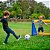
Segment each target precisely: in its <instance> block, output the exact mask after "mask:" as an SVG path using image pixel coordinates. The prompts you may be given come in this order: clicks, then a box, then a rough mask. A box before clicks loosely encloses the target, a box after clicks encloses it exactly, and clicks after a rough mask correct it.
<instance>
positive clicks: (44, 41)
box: [0, 22, 50, 50]
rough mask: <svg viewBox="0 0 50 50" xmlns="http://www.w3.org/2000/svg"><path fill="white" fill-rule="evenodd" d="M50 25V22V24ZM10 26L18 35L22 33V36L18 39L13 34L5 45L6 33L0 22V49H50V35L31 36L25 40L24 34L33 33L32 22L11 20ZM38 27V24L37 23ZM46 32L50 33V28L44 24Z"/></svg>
mask: <svg viewBox="0 0 50 50" xmlns="http://www.w3.org/2000/svg"><path fill="white" fill-rule="evenodd" d="M49 26H50V24H49ZM9 27H10V28H11V29H13V30H14V31H15V32H16V35H19V34H20V35H21V36H22V38H21V39H20V40H19V41H17V40H16V39H15V37H14V36H13V35H12V34H11V35H10V37H9V39H8V42H9V43H8V44H5V45H3V44H2V43H3V41H4V39H5V37H6V33H5V32H4V31H3V29H2V24H1V23H0V50H37V49H38V50H42V49H43V50H47V49H50V36H44V37H43V36H31V38H30V40H28V41H27V40H25V39H24V35H25V34H30V35H31V22H17V23H16V22H9ZM36 28H38V25H37V24H36ZM44 30H45V32H48V33H50V28H48V27H47V26H46V25H44Z"/></svg>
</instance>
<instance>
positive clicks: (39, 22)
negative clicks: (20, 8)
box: [38, 16, 48, 36]
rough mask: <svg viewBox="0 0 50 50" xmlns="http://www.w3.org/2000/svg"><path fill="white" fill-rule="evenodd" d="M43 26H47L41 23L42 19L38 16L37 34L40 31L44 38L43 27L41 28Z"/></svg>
mask: <svg viewBox="0 0 50 50" xmlns="http://www.w3.org/2000/svg"><path fill="white" fill-rule="evenodd" d="M43 24H45V25H47V24H46V23H45V22H43V17H42V16H39V20H38V25H39V27H38V33H39V32H40V30H41V31H42V35H43V36H44V27H43ZM47 26H48V25H47Z"/></svg>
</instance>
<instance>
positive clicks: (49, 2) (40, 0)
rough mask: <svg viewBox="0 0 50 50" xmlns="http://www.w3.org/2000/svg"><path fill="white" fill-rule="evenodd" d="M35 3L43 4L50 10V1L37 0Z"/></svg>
mask: <svg viewBox="0 0 50 50" xmlns="http://www.w3.org/2000/svg"><path fill="white" fill-rule="evenodd" d="M0 1H6V0H0ZM35 1H37V2H38V3H39V2H43V3H44V4H45V5H46V6H47V7H49V8H50V0H35Z"/></svg>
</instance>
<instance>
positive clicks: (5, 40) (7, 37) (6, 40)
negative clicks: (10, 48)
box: [4, 34, 10, 43]
mask: <svg viewBox="0 0 50 50" xmlns="http://www.w3.org/2000/svg"><path fill="white" fill-rule="evenodd" d="M9 36H10V34H7V36H6V39H5V41H4V43H7V41H8V38H9Z"/></svg>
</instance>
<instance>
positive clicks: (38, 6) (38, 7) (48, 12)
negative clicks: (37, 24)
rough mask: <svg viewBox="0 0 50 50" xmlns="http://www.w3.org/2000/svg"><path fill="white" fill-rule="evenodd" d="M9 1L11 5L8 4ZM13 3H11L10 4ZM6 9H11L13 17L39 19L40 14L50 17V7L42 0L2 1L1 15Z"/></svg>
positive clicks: (0, 4)
mask: <svg viewBox="0 0 50 50" xmlns="http://www.w3.org/2000/svg"><path fill="white" fill-rule="evenodd" d="M7 3H8V5H9V6H7ZM10 3H11V4H10ZM4 10H9V11H10V12H11V15H12V16H13V17H16V18H19V19H30V18H32V17H33V18H35V19H38V16H39V15H43V16H45V18H46V19H48V18H50V9H49V8H48V7H46V6H45V5H44V4H43V3H42V2H40V3H37V2H36V1H34V0H18V1H16V2H12V1H11V2H1V3H0V17H1V16H2V15H3V13H2V12H3V11H4Z"/></svg>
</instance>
